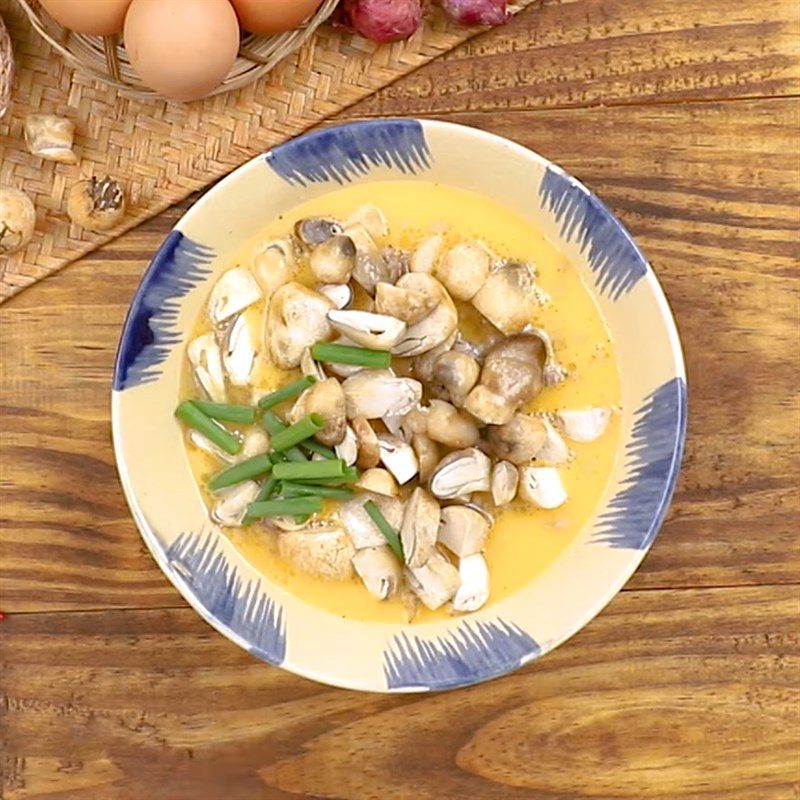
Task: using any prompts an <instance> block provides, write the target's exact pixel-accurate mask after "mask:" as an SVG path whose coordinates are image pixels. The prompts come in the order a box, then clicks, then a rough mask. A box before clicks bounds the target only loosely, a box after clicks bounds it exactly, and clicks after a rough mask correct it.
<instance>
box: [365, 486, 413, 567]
mask: <svg viewBox="0 0 800 800" xmlns="http://www.w3.org/2000/svg"><path fill="white" fill-rule="evenodd" d="M364 511H366V512H367V514H369V516H370V518H371V519H372V521H373V522H374V523H375V525H376V526H377V528H378V530H379V531H380V532H381V533H382V534H383V535H384V536H385V537H386V541H387V542H389V547H391V548H392V550H394V552H395V555H396V556H397V557H398V558H399V559H400V560H401V561H405V559H404V558H403V545H402V544H401V542H400V537H399V536H398V535H397V532H396V531H395V529H394V528H393V527H392V526H391V525H390V524H389V523H388V522H387V521H386V517H384V516H383V514H382V513H381V510H380V509H379V508H378V506H376V505H375V503H374V501H372V500H367V502H366V503H364Z"/></svg>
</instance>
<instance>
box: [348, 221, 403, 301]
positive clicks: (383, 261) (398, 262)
mask: <svg viewBox="0 0 800 800" xmlns="http://www.w3.org/2000/svg"><path fill="white" fill-rule="evenodd" d="M345 233H346V234H347V235H348V236H349V237H350V238H351V239H352V240H353V242H354V243H355V246H356V252H357V256H356V266H355V268H354V269H353V280H354V281H355V282H356V283H358V284H359V285H360V286H361V287H362V288H363V289H364V291H366V292H367V294H370V295H372V294H374V292H375V287H376V286H377V285H378V284H379V283H381V282H382V281H383V282H385V283H395V282H396V281H397V279H398V278H399V277H400V276H401V275H402V274H403V273H404V272H406V271H407V270H408V257H407V255H406V254H405V253H404V252H403V251H398V250H394V249H393V248H383V249H382V250H381V249H380V248H379V247H378V246H377V245H376V244H375V240H374V239H373V238H372V236H370V234H369V232H368V231H367V229H366V228H365V227H364V226H363V225H353V226H351V227H348V228H347V229H346V230H345Z"/></svg>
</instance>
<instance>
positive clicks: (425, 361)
mask: <svg viewBox="0 0 800 800" xmlns="http://www.w3.org/2000/svg"><path fill="white" fill-rule="evenodd" d="M457 333H458V332H457V331H453V333H451V334H450V336H448V337H447V338H446V339H445V340H444V341H443V342H442V343H441V344H439V345H437V346H436V347H434V348H433V349H432V350H428V351H427V352H426V353H423V354H422V355H419V356H417V357H416V358H415V359H414V360H413V362H412V364H413V368H414V374H415V375H416V376H417V377H418V378H419V379H420V380H423V381H425V383H430V382H431V381H432V380H433V368H434V366H435V365H436V362H437V361H438V360H439V357H440V356H441V355H442V354H443V353H448V352H449V351H450V350H451V349H452V347H453V345H454V344H455V342H456V337H457Z"/></svg>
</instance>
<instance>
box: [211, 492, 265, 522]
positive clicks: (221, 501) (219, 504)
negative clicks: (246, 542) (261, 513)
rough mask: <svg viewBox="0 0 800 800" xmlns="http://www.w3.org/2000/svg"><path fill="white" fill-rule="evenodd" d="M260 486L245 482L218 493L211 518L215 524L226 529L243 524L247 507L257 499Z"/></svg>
mask: <svg viewBox="0 0 800 800" xmlns="http://www.w3.org/2000/svg"><path fill="white" fill-rule="evenodd" d="M257 494H258V484H257V483H256V482H255V481H245V482H244V483H237V484H236V485H235V486H229V487H228V488H226V489H221V490H220V491H219V492H217V493H216V496H217V498H218V499H217V501H216V502H215V503H214V506H213V507H212V509H211V518H212V519H213V520H214V522H218V523H219V524H220V525H225V526H226V527H231V528H236V527H239V526H240V525H241V524H242V520H243V519H244V515H245V513H246V511H247V506H249V505H250V503H252V502H253V500H255V499H256V495H257Z"/></svg>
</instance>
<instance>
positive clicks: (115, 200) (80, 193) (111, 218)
mask: <svg viewBox="0 0 800 800" xmlns="http://www.w3.org/2000/svg"><path fill="white" fill-rule="evenodd" d="M67 214H69V218H70V219H71V220H72V221H73V222H74V223H75V224H76V225H80V226H81V227H82V228H86V229H88V230H90V231H109V230H111V229H112V228H114V227H116V226H117V225H119V223H120V222H121V221H122V218H123V216H125V192H124V191H123V189H122V185H121V184H119V183H118V182H117V181H115V180H113V179H112V178H110V177H109V176H108V175H106V177H105V178H101V179H98V178H95V177H92V178H89V179H88V180H84V181H78V183H76V184H75V185H74V186H73V187H72V188H71V189H70V190H69V194H68V195H67Z"/></svg>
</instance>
